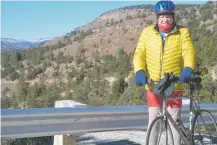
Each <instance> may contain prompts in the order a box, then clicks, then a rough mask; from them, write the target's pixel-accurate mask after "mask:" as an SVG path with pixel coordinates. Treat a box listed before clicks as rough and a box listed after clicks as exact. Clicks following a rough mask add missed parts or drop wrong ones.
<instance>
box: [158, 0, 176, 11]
mask: <svg viewBox="0 0 217 145" xmlns="http://www.w3.org/2000/svg"><path fill="white" fill-rule="evenodd" d="M174 10H175V4H174V3H173V2H172V1H159V2H157V3H156V4H155V6H154V11H155V13H156V14H174Z"/></svg>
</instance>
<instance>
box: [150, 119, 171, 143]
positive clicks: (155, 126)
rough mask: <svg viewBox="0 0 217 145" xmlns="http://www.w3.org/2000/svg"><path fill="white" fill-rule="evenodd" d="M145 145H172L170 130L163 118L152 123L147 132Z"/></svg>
mask: <svg viewBox="0 0 217 145" xmlns="http://www.w3.org/2000/svg"><path fill="white" fill-rule="evenodd" d="M146 145H174V140H173V135H172V131H171V128H170V126H169V124H168V122H167V121H165V120H164V119H163V116H159V117H157V118H155V119H154V120H153V121H152V123H151V125H150V127H149V129H148V132H147V136H146Z"/></svg>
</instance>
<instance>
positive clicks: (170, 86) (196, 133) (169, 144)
mask: <svg viewBox="0 0 217 145" xmlns="http://www.w3.org/2000/svg"><path fill="white" fill-rule="evenodd" d="M178 80H179V78H178V77H176V76H174V75H173V74H171V73H170V74H169V73H167V74H165V77H164V78H163V79H162V80H160V81H159V82H158V84H157V85H155V86H154V92H155V93H156V94H160V95H162V97H163V104H162V105H163V106H162V110H161V111H162V113H160V115H159V116H158V117H156V118H155V119H154V120H153V121H152V123H151V124H150V126H149V128H148V132H147V136H146V145H149V142H150V139H151V138H150V136H151V134H152V130H154V129H153V128H154V127H159V132H158V134H156V133H155V134H156V139H157V140H156V141H157V145H160V144H161V142H160V141H164V142H163V143H162V145H174V139H173V135H172V130H171V125H172V126H173V127H174V128H175V129H176V131H177V132H178V133H179V135H180V136H181V144H184V145H204V144H210V145H212V144H217V140H216V139H217V123H216V120H215V118H214V116H213V115H212V113H211V112H210V111H208V110H205V109H200V106H199V103H196V101H195V99H194V97H193V96H194V95H193V94H194V92H195V90H196V87H198V86H201V85H200V82H201V78H200V77H192V78H191V79H190V80H189V81H188V82H186V83H187V84H188V86H189V90H190V93H189V96H182V97H169V96H170V95H171V94H172V92H173V90H174V83H176V82H178ZM151 82H152V81H151V80H149V83H151ZM182 98H188V99H190V107H189V108H190V109H189V110H190V113H189V127H186V126H185V125H184V123H183V122H182V121H181V119H178V120H177V121H175V120H173V119H172V117H171V116H170V114H169V112H168V110H167V107H166V106H167V105H166V104H167V101H169V100H172V99H182ZM193 114H194V116H193ZM207 120H208V122H207ZM163 134H165V135H163ZM163 137H165V138H163Z"/></svg>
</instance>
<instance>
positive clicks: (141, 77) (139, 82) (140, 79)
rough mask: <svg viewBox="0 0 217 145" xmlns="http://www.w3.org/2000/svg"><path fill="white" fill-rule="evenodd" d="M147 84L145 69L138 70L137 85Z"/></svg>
mask: <svg viewBox="0 0 217 145" xmlns="http://www.w3.org/2000/svg"><path fill="white" fill-rule="evenodd" d="M145 84H146V75H145V72H144V70H140V71H137V72H136V86H137V87H138V86H143V85H145Z"/></svg>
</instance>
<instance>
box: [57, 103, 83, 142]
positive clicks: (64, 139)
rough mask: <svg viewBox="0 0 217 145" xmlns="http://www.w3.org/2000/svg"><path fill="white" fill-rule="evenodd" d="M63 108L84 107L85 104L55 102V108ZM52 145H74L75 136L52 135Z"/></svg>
mask: <svg viewBox="0 0 217 145" xmlns="http://www.w3.org/2000/svg"><path fill="white" fill-rule="evenodd" d="M61 107H62V108H65V107H72V108H78V107H86V104H82V103H79V102H75V101H73V100H59V101H55V108H61ZM54 145H76V136H75V135H72V134H66V135H54Z"/></svg>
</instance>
